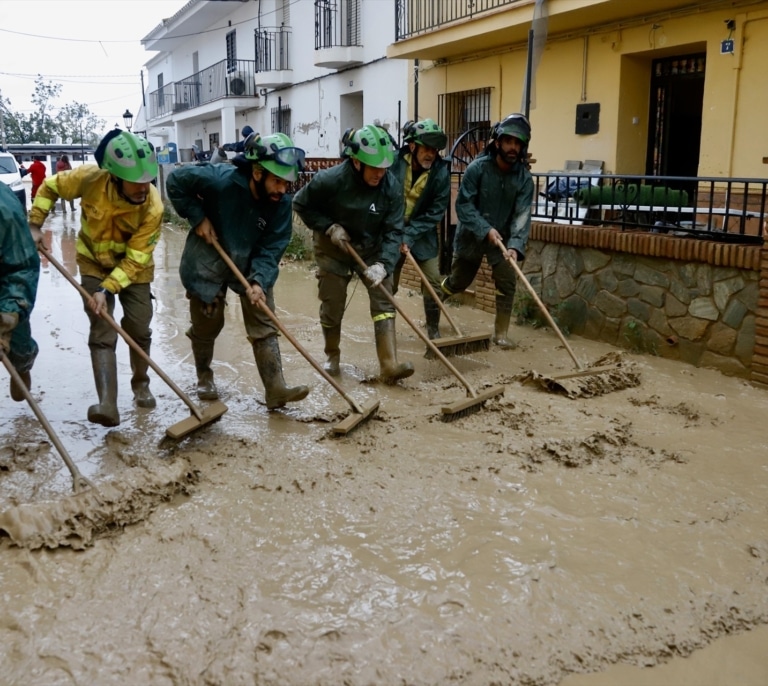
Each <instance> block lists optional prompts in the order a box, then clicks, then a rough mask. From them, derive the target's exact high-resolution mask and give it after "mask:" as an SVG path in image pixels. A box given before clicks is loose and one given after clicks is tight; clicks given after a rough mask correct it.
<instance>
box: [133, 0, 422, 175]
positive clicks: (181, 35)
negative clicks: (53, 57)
mask: <svg viewBox="0 0 768 686" xmlns="http://www.w3.org/2000/svg"><path fill="white" fill-rule="evenodd" d="M394 5H395V0H252V1H248V0H245V1H240V0H224V1H222V0H189V2H187V3H186V4H185V5H184V6H183V7H182V8H181V9H180V10H179V11H178V12H177V13H176V14H175V15H174V16H172V17H170V18H168V19H164V20H163V21H162V23H161V24H159V25H158V26H157V27H156V28H155V29H154V30H153V31H152V32H151V33H149V34H148V35H147V36H146V37H145V38H144V39H143V40H142V45H144V47H145V48H146V49H147V50H153V51H155V50H157V51H159V52H158V54H157V55H156V56H155V57H153V58H152V59H151V60H149V61H148V62H147V63H146V65H145V66H146V69H147V73H148V83H147V85H146V93H145V100H146V106H145V107H143V108H142V112H141V115H140V118H139V119H138V120H137V122H136V126H135V127H134V129H135V130H136V129H141V128H143V129H145V130H146V135H147V138H148V139H149V140H150V142H152V143H153V144H155V145H156V146H158V147H160V148H163V147H165V146H167V145H168V144H169V143H174V144H175V145H176V147H177V149H178V153H179V158H180V159H179V161H187V158H188V157H189V156H190V155H191V150H192V148H193V146H196V147H197V148H199V149H200V150H202V151H209V150H211V149H214V148H216V147H217V146H219V145H222V144H226V143H234V142H236V141H237V140H239V139H240V137H241V132H242V130H243V127H245V126H246V125H249V126H250V127H251V128H252V129H253V130H254V131H257V132H259V133H261V134H263V135H266V134H270V133H276V132H283V133H286V134H288V135H289V136H291V138H292V139H293V141H294V143H295V144H296V145H297V146H298V147H301V148H304V149H305V150H306V152H307V156H308V157H310V158H312V157H314V158H337V157H338V156H339V145H340V139H341V137H342V135H343V133H344V131H345V130H346V129H347V128H350V127H355V128H356V127H360V126H362V125H364V124H372V123H376V124H379V125H380V126H383V127H385V128H387V129H388V130H389V131H390V133H391V134H392V135H393V136H394V137H395V139H397V140H399V136H398V133H399V130H400V128H401V126H402V124H403V123H404V122H405V120H406V119H407V113H408V100H407V99H408V97H409V92H410V91H412V86H413V77H412V74H411V73H410V72H409V66H408V65H409V63H408V61H407V60H391V59H387V58H386V51H387V46H388V45H389V44H390V43H392V42H393V41H394V34H395V10H394ZM425 116H429V115H425Z"/></svg>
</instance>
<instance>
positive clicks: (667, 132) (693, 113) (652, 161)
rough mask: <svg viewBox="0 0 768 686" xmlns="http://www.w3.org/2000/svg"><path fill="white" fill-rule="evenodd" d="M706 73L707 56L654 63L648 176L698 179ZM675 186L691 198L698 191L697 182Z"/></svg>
mask: <svg viewBox="0 0 768 686" xmlns="http://www.w3.org/2000/svg"><path fill="white" fill-rule="evenodd" d="M705 69H706V53H696V54H692V55H683V56H680V57H666V58H663V59H658V60H654V61H653V63H652V72H651V73H652V76H651V98H650V109H651V111H650V113H649V117H648V122H649V125H650V130H649V133H650V135H649V137H648V150H647V156H646V171H645V173H646V174H647V175H650V176H686V177H696V176H698V173H699V150H700V147H701V120H702V115H701V109H702V104H703V102H704V73H705ZM675 185H676V186H679V187H680V188H681V189H684V190H688V191H689V194H691V193H692V192H693V191H694V190H695V188H696V182H695V181H689V182H680V183H678V184H675Z"/></svg>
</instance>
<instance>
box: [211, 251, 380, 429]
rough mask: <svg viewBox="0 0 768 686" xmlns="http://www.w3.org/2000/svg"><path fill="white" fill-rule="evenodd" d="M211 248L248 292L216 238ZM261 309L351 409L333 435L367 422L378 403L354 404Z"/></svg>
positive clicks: (265, 309)
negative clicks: (214, 249)
mask: <svg viewBox="0 0 768 686" xmlns="http://www.w3.org/2000/svg"><path fill="white" fill-rule="evenodd" d="M212 244H213V247H214V248H216V251H217V252H218V253H219V255H220V257H221V259H222V260H224V262H226V264H227V266H228V267H229V268H230V270H231V271H232V273H233V274H234V275H235V276H236V277H237V280H238V281H239V282H240V283H241V284H242V286H243V288H245V289H246V290H248V289H249V288H250V287H251V284H249V283H248V279H246V278H245V277H244V276H243V273H242V272H241V271H240V270H239V269H238V268H237V265H236V264H235V263H234V262H233V261H232V258H231V257H230V256H229V255H228V254H227V253H226V251H225V250H224V248H222V247H221V243H219V241H218V240H217V239H216V237H215V236H214V237H213V242H212ZM261 309H262V311H263V312H264V314H266V315H267V316H268V317H269V318H270V320H271V321H272V323H273V324H274V325H275V326H276V327H277V329H278V330H279V331H280V333H281V334H283V336H285V337H286V338H287V339H288V340H289V341H290V342H291V345H293V347H294V348H296V350H298V351H299V352H300V353H301V354H302V356H303V357H304V359H305V360H306V361H307V362H309V364H311V365H312V367H314V369H315V371H316V372H317V373H318V374H320V376H322V377H323V378H324V379H325V380H326V381H327V382H328V383H329V384H330V385H331V386H333V388H334V390H335V391H336V392H337V393H338V394H339V395H341V397H342V398H344V400H346V401H347V403H348V404H349V406H350V407H351V408H352V412H351V414H349V415H347V416H346V417H345V418H344V419H342V420H341V421H340V422H339V423H338V424H336V425H335V426H334V427H333V433H335V434H340V435H346V434H348V433H349V432H350V431H352V429H354V428H355V427H357V426H359V425H360V424H362V423H363V422H366V421H368V420H369V419H370V418H371V417H372V416H373V415H374V414H375V413H376V411H377V410H378V409H379V403H378V401H376V402H373V403H369V404H368V405H365V406H360V405H358V404H357V403H356V402H355V399H354V398H352V397H351V396H350V395H349V394H348V393H347V392H346V391H345V390H344V389H343V388H342V387H341V385H340V384H339V383H338V382H337V381H336V379H334V378H333V377H332V376H331V375H330V374H329V373H328V372H326V371H325V369H323V368H322V367H321V366H320V364H319V363H318V362H317V360H315V358H314V357H312V356H311V355H310V354H309V352H307V350H306V349H305V348H304V346H303V345H301V343H299V342H298V341H297V340H296V339H295V338H294V337H293V336H292V335H291V333H290V332H289V331H288V330H287V329H286V328H285V327H284V326H283V324H282V322H281V321H280V320H279V319H278V318H277V316H276V315H275V313H274V312H272V310H270V309H269V306H268V305H267V304H266V303H263V304H262V305H261Z"/></svg>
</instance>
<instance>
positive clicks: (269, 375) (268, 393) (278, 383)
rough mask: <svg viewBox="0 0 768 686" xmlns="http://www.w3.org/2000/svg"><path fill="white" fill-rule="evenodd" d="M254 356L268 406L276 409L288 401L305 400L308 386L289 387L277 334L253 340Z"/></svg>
mask: <svg viewBox="0 0 768 686" xmlns="http://www.w3.org/2000/svg"><path fill="white" fill-rule="evenodd" d="M253 356H254V358H255V359H256V367H257V368H258V370H259V376H261V381H262V383H263V384H264V398H265V400H266V401H267V408H268V409H270V410H274V409H275V408H277V407H282V406H283V405H285V404H286V403H295V402H297V401H299V400H304V398H306V397H307V394H308V393H309V388H307V386H293V387H292V388H288V387H287V386H286V385H285V379H284V378H283V363H282V361H281V359H280V346H279V344H278V342H277V336H269V337H268V338H262V339H261V340H259V341H254V342H253Z"/></svg>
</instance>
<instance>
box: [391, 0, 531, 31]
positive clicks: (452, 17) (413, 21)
mask: <svg viewBox="0 0 768 686" xmlns="http://www.w3.org/2000/svg"><path fill="white" fill-rule="evenodd" d="M522 1H523V0H440V1H436V0H396V2H395V41H399V40H404V39H405V38H413V37H414V36H418V35H419V34H421V33H427V32H429V31H433V30H434V29H438V28H440V27H441V26H443V25H445V24H450V23H452V22H456V21H461V20H467V19H471V18H472V17H475V16H477V15H479V14H482V13H483V12H487V11H489V10H495V9H498V8H499V7H505V6H506V5H514V4H516V3H519V2H522Z"/></svg>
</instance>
